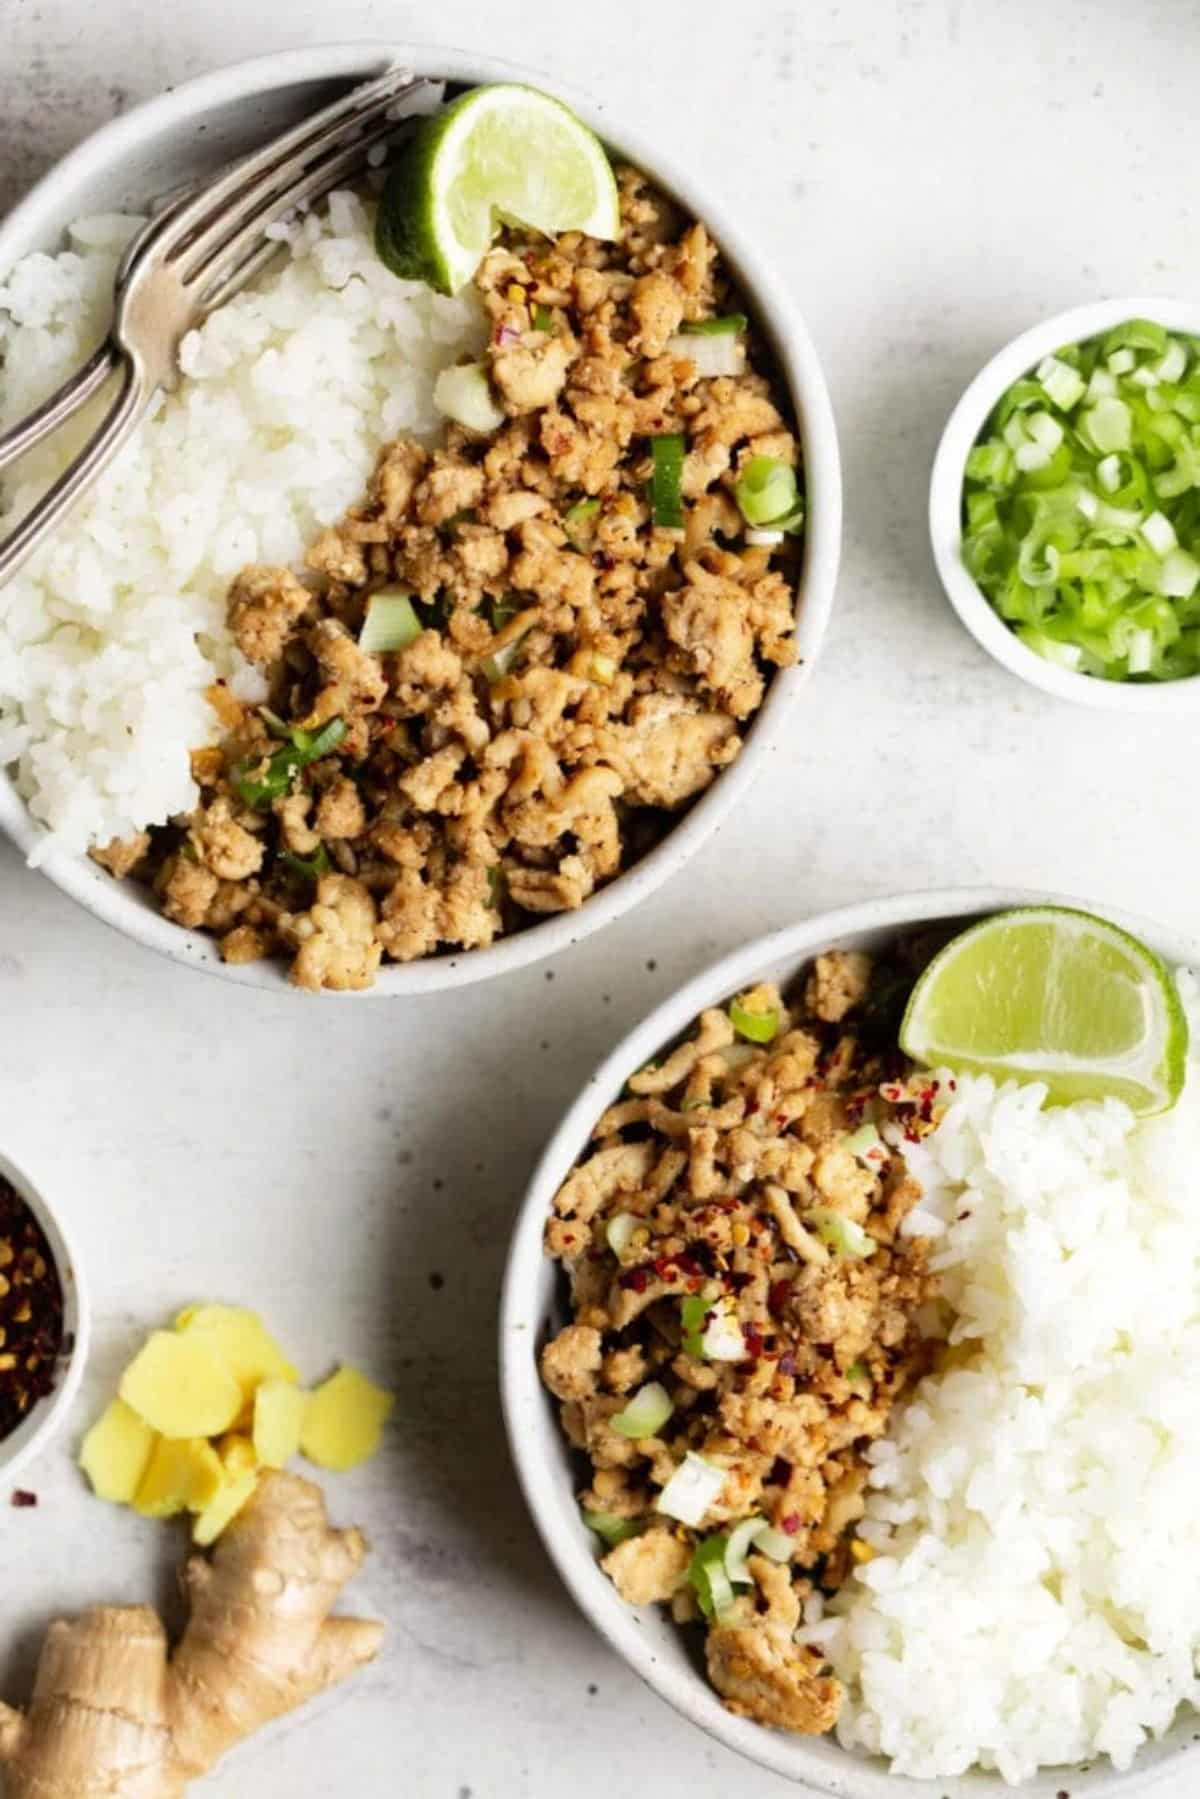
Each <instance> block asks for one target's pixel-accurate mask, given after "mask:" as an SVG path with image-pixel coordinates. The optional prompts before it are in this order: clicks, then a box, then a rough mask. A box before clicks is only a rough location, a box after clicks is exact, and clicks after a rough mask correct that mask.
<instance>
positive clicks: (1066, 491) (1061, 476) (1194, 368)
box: [963, 319, 1200, 681]
mask: <svg viewBox="0 0 1200 1799" xmlns="http://www.w3.org/2000/svg"><path fill="white" fill-rule="evenodd" d="M1035 374H1036V379H1034V378H1031V377H1024V378H1022V379H1021V380H1019V381H1016V382H1014V383H1013V385H1012V386H1011V387H1010V388H1009V389H1008V391H1007V392H1006V393H1005V394H1004V395H1003V396H1002V398H1001V399H1000V401H999V402H998V404H997V405H996V407H995V408H994V410H993V412H992V416H991V418H990V420H989V422H988V428H987V431H986V432H985V434H984V436H983V437H982V438H981V440H980V442H979V443H977V444H976V445H975V446H974V448H973V449H972V450H971V452H970V454H969V455H968V458H967V462H966V470H965V480H964V488H963V526H964V529H963V560H964V563H965V565H966V568H967V570H968V572H969V573H970V574H971V575H972V576H973V578H974V579H975V581H976V582H977V583H978V585H979V587H980V588H981V590H982V591H983V593H984V594H985V595H986V597H987V598H988V600H989V601H990V602H991V604H992V605H993V606H994V607H995V609H996V611H997V612H998V613H999V615H1000V617H1001V618H1002V619H1004V621H1005V622H1006V623H1007V624H1008V626H1009V627H1010V629H1011V630H1012V631H1013V632H1014V633H1015V635H1016V636H1017V637H1018V638H1019V639H1020V640H1021V641H1022V642H1023V643H1025V644H1026V645H1027V646H1028V647H1029V648H1030V649H1032V650H1034V651H1035V652H1036V653H1037V654H1038V655H1040V656H1044V657H1046V658H1047V659H1048V660H1051V661H1054V662H1056V663H1058V664H1059V665H1060V666H1062V667H1064V668H1068V669H1071V670H1074V671H1075V672H1077V673H1080V674H1084V675H1090V676H1092V677H1094V678H1101V679H1106V680H1116V681H1121V680H1129V679H1133V680H1138V681H1169V680H1174V679H1177V678H1179V677H1181V676H1186V675H1194V674H1200V338H1197V337H1191V336H1184V335H1183V334H1180V333H1170V332H1168V331H1167V330H1166V329H1165V327H1164V326H1162V325H1159V324H1157V323H1156V322H1155V321H1153V320H1150V319H1130V320H1127V321H1126V322H1125V323H1124V324H1122V325H1118V326H1116V327H1115V328H1114V329H1113V330H1112V331H1109V332H1107V333H1106V334H1105V335H1104V336H1103V337H1098V338H1091V339H1089V340H1087V341H1086V342H1084V343H1079V344H1069V345H1067V346H1066V347H1065V348H1063V349H1061V350H1059V351H1058V352H1057V353H1056V354H1055V355H1053V356H1048V357H1044V358H1043V360H1042V361H1041V362H1040V363H1039V364H1038V366H1037V369H1036V371H1035Z"/></svg>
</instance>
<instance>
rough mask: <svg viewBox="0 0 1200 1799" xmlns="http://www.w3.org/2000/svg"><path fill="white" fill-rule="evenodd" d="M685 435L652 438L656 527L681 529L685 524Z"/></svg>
mask: <svg viewBox="0 0 1200 1799" xmlns="http://www.w3.org/2000/svg"><path fill="white" fill-rule="evenodd" d="M685 453H686V446H685V444H684V440H683V433H682V432H679V431H669V432H667V433H665V434H664V435H663V436H661V437H652V438H651V439H650V456H651V462H652V472H651V476H650V515H651V517H652V518H653V520H654V523H655V524H656V525H660V526H663V527H665V528H667V529H669V530H678V529H679V527H680V526H681V525H682V524H683V461H684V455H685Z"/></svg>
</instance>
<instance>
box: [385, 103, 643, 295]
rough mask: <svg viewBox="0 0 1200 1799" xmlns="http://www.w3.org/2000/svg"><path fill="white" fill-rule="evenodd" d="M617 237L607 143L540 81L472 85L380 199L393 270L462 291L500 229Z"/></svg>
mask: <svg viewBox="0 0 1200 1799" xmlns="http://www.w3.org/2000/svg"><path fill="white" fill-rule="evenodd" d="M506 219H512V220H515V221H516V222H517V223H518V224H521V225H527V226H529V227H530V228H531V229H532V230H534V231H540V232H543V233H545V235H546V236H548V237H553V236H557V235H558V233H559V232H562V231H584V232H586V233H587V234H588V236H589V237H607V238H615V237H616V236H617V234H618V231H619V229H620V208H619V206H618V203H617V184H616V182H615V180H614V179H613V172H612V169H611V168H610V166H609V161H608V157H607V156H606V155H605V153H604V146H603V144H601V142H600V139H599V138H598V137H596V136H595V134H594V133H593V132H591V131H589V130H588V128H587V126H586V125H583V124H581V123H580V121H579V120H578V119H577V118H576V117H575V114H574V113H573V112H571V110H570V109H569V108H568V107H566V106H564V105H563V104H562V102H561V101H559V100H552V99H551V98H550V95H549V94H541V93H539V92H538V91H537V89H536V88H532V87H521V86H518V85H516V84H511V83H507V82H503V83H498V84H496V85H494V86H492V87H476V88H472V89H471V90H470V92H469V93H466V94H463V95H462V96H461V98H459V99H457V100H454V101H452V102H451V104H450V105H449V106H447V107H445V108H444V110H443V111H441V112H440V113H436V114H435V115H434V116H433V117H432V118H430V119H427V120H426V121H425V122H424V123H423V124H422V125H421V126H420V128H419V129H418V131H417V134H416V136H415V137H414V138H412V139H411V140H410V142H409V143H408V144H406V145H405V147H404V149H403V150H402V151H401V153H400V159H399V161H398V162H397V163H396V164H395V165H394V167H393V169H392V171H391V174H390V175H389V177H388V182H387V186H386V187H385V189H384V192H383V198H382V200H381V201H380V205H379V217H378V221H377V224H376V247H377V248H378V251H379V254H380V256H381V257H382V259H383V261H384V262H385V263H386V264H387V266H388V267H389V268H390V269H391V270H392V271H393V273H394V274H397V275H402V276H404V277H405V278H406V279H407V280H410V281H427V282H429V284H430V286H431V287H436V288H437V289H438V290H439V291H440V292H441V293H444V294H455V293H457V292H458V290H459V289H460V288H461V287H464V286H465V285H466V283H467V282H468V281H469V280H470V279H471V277H472V275H473V274H474V273H475V271H476V269H477V268H478V267H479V263H480V260H481V258H482V256H483V254H484V252H485V251H486V249H487V247H488V245H489V244H490V243H491V241H492V239H493V237H494V236H495V234H496V232H497V230H498V229H499V226H500V225H501V224H502V223H503V222H504V221H505V220H506Z"/></svg>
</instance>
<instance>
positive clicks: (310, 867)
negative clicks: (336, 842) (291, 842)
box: [280, 843, 330, 881]
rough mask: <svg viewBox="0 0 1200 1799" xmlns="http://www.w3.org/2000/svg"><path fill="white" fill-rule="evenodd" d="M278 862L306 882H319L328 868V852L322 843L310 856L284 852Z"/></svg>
mask: <svg viewBox="0 0 1200 1799" xmlns="http://www.w3.org/2000/svg"><path fill="white" fill-rule="evenodd" d="M280 861H281V862H285V863H286V864H287V866H288V867H289V868H290V869H292V870H293V871H294V872H295V873H296V874H298V875H303V876H304V878H305V879H306V880H308V881H319V880H320V879H321V876H322V875H327V874H328V873H329V868H330V862H329V851H328V850H327V849H326V848H325V845H324V844H323V843H318V845H317V847H316V849H315V850H314V851H313V853H312V855H311V856H297V855H296V854H295V853H294V852H293V851H292V850H285V851H284V853H283V855H282V856H281V857H280Z"/></svg>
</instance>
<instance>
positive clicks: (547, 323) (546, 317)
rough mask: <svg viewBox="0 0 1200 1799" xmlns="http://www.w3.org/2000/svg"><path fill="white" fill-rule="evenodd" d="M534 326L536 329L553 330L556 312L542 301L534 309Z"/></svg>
mask: <svg viewBox="0 0 1200 1799" xmlns="http://www.w3.org/2000/svg"><path fill="white" fill-rule="evenodd" d="M533 328H534V330H535V331H553V329H554V314H553V313H552V312H551V310H550V308H549V307H548V306H542V305H541V304H540V303H539V304H538V305H536V306H535V307H534V309H533Z"/></svg>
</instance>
